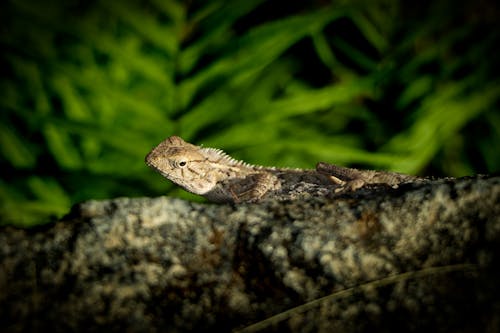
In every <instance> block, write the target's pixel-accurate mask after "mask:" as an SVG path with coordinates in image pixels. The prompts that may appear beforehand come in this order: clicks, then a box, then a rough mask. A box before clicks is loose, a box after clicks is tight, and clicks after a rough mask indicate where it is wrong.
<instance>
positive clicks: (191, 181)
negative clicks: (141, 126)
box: [146, 136, 239, 195]
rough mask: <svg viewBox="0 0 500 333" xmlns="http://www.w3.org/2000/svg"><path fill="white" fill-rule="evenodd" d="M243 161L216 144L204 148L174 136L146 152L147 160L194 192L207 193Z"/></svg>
mask: <svg viewBox="0 0 500 333" xmlns="http://www.w3.org/2000/svg"><path fill="white" fill-rule="evenodd" d="M238 163H239V162H238V161H236V160H233V159H232V158H231V157H229V156H228V155H226V154H225V153H224V152H222V151H221V150H218V149H214V148H202V147H198V146H195V145H193V144H190V143H188V142H186V141H184V140H182V139H181V138H180V137H178V136H171V137H169V138H167V139H165V140H164V141H162V142H160V144H159V145H158V146H156V147H155V148H153V150H152V151H151V152H150V153H149V154H148V155H147V156H146V164H147V165H148V166H150V167H151V168H153V169H154V170H156V171H157V172H159V173H160V174H162V175H163V176H164V177H166V178H168V179H169V180H171V181H172V182H174V183H175V184H177V185H179V186H181V187H183V188H184V189H186V190H187V191H189V192H191V193H195V194H198V195H203V194H205V193H207V192H209V191H211V190H213V189H214V188H215V187H216V186H217V182H218V181H219V180H221V179H222V177H223V175H224V174H225V173H227V170H228V169H229V168H231V166H232V165H237V164H238Z"/></svg>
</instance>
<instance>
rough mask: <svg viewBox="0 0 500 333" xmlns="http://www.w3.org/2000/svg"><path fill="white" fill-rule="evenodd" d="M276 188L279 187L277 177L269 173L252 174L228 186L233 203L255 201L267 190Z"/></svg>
mask: <svg viewBox="0 0 500 333" xmlns="http://www.w3.org/2000/svg"><path fill="white" fill-rule="evenodd" d="M249 184H250V186H249ZM277 189H279V181H278V178H277V177H276V176H275V175H272V174H270V173H256V174H252V175H249V176H247V177H245V178H244V179H241V180H240V181H239V182H237V183H234V184H231V186H230V192H231V195H232V196H233V200H234V202H235V203H239V202H257V201H259V200H260V199H262V197H263V196H264V195H265V194H266V193H268V192H269V191H274V190H277Z"/></svg>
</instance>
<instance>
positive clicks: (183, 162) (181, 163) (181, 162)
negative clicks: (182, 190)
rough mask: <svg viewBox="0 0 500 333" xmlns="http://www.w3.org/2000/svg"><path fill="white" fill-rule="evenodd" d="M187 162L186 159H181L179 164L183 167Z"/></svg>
mask: <svg viewBox="0 0 500 333" xmlns="http://www.w3.org/2000/svg"><path fill="white" fill-rule="evenodd" d="M186 164H187V162H186V161H180V162H179V166H181V167H183V166H186Z"/></svg>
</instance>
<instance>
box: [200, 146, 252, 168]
mask: <svg viewBox="0 0 500 333" xmlns="http://www.w3.org/2000/svg"><path fill="white" fill-rule="evenodd" d="M200 151H201V153H202V154H205V156H206V157H207V158H208V160H209V161H211V162H217V163H221V164H226V165H230V166H243V167H248V168H255V166H254V165H251V164H249V163H247V162H244V161H241V160H237V159H235V158H232V157H231V156H229V155H228V154H226V153H225V152H224V151H223V150H221V149H217V148H201V149H200Z"/></svg>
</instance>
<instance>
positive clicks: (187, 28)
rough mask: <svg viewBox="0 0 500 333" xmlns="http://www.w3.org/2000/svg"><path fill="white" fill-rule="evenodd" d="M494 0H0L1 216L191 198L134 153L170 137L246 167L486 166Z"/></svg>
mask: <svg viewBox="0 0 500 333" xmlns="http://www.w3.org/2000/svg"><path fill="white" fill-rule="evenodd" d="M481 6H482V7H481ZM495 6H496V4H495V2H493V1H491V2H488V1H485V2H481V3H476V2H473V1H463V2H460V3H459V4H457V3H456V2H453V3H451V2H450V3H448V2H446V1H444V0H441V1H437V2H433V3H432V4H430V5H427V6H425V5H419V7H415V8H412V7H411V6H410V5H408V4H407V5H406V7H405V6H403V3H400V2H399V1H392V0H377V1H342V2H332V3H328V2H317V3H315V2H311V3H304V4H301V3H290V4H289V3H285V2H281V1H263V0H237V1H227V2H226V1H221V0H211V1H194V2H182V1H161V0H149V1H138V0H137V1H121V2H113V1H105V2H104V1H103V2H90V3H89V2H80V3H79V2H65V1H57V0H53V1H50V2H46V1H44V2H39V1H34V0H16V1H7V2H3V3H2V4H1V5H0V20H1V21H2V26H3V28H2V31H1V32H0V45H1V46H2V49H3V50H4V51H3V53H2V54H1V55H0V62H1V64H2V68H4V70H3V75H2V78H1V80H0V91H1V94H2V96H1V99H0V108H1V123H0V165H1V167H2V178H1V179H0V213H1V215H2V221H1V223H4V224H5V223H12V224H16V225H22V226H29V225H34V224H38V223H40V222H41V221H47V220H48V219H47V217H48V216H56V217H59V216H61V215H62V214H64V213H65V212H67V211H68V209H69V206H70V205H71V204H72V203H75V202H78V201H82V200H86V199H90V198H93V199H98V198H110V197H115V196H141V195H150V196H153V195H160V194H166V193H168V192H169V191H170V193H173V194H174V195H181V196H184V197H189V198H193V197H190V196H188V195H186V194H185V193H184V192H183V191H180V190H179V189H177V188H175V187H173V186H172V185H171V184H169V183H168V182H167V181H166V180H163V179H161V177H160V176H158V175H157V174H155V173H153V172H152V171H151V170H149V169H148V168H147V167H146V166H145V165H144V163H143V159H144V156H145V155H146V153H147V152H148V151H149V150H150V149H151V148H152V147H153V146H154V145H155V144H157V143H158V142H160V141H161V140H162V139H164V138H165V137H167V136H169V135H173V134H177V135H180V136H182V137H183V138H184V139H186V140H187V141H190V142H193V143H197V144H204V145H206V146H214V147H219V148H223V149H224V150H226V151H227V152H228V153H230V154H231V155H233V156H235V157H237V158H241V159H245V160H247V161H248V162H252V163H258V164H267V165H280V166H290V167H309V168H310V167H313V166H314V164H315V162H317V161H319V160H323V161H329V162H332V163H337V164H343V165H355V166H356V165H357V166H363V167H372V168H380V169H390V170H396V171H401V172H407V173H413V174H435V175H445V174H446V175H450V176H462V175H465V174H473V173H476V172H495V171H498V170H499V167H500V158H499V152H498V148H497V147H496V146H498V143H499V142H500V140H499V139H500V115H499V113H498V102H499V97H500V82H499V81H498V78H497V73H498V65H497V61H496V58H495V57H496V53H495V51H496V45H499V33H498V31H499V30H498V29H496V24H497V23H496V22H498V21H499V20H498V19H499V18H498V17H496V15H497V13H498V8H496V9H495ZM490 7H491V8H490ZM490 9H491V10H490ZM495 10H496V11H495ZM495 13H496V14H495Z"/></svg>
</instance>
